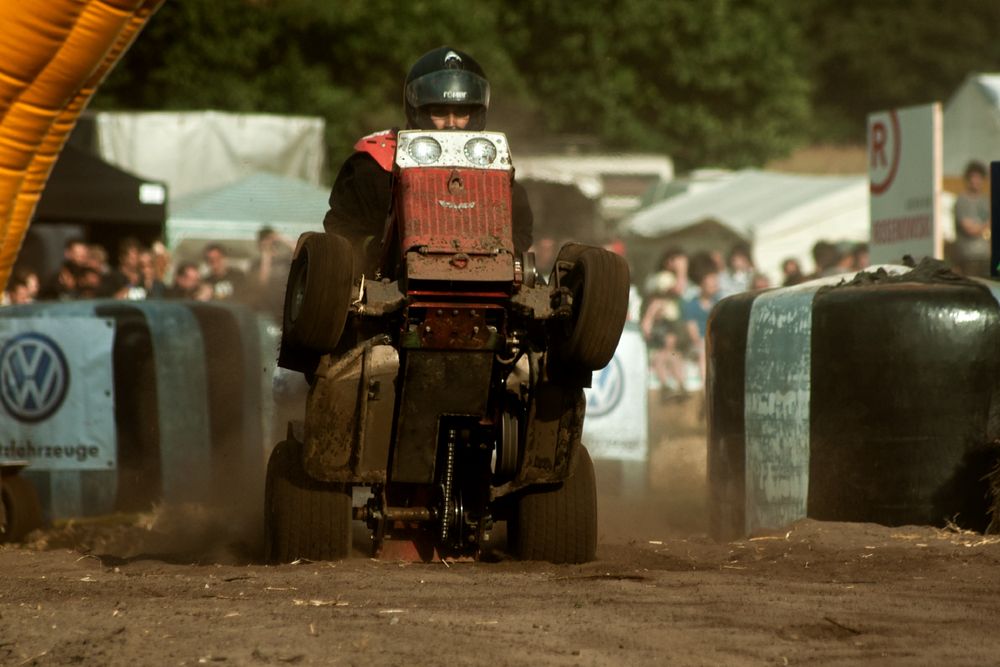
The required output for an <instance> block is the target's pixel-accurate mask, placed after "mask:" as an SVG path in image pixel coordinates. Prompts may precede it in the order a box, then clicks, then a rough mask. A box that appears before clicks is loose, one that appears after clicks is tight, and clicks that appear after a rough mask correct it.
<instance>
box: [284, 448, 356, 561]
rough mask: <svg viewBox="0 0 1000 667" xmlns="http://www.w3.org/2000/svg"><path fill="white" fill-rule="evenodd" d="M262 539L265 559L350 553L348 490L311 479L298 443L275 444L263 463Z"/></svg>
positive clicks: (338, 556) (337, 556)
mask: <svg viewBox="0 0 1000 667" xmlns="http://www.w3.org/2000/svg"><path fill="white" fill-rule="evenodd" d="M264 496H265V503H264V512H265V520H264V537H265V542H264V545H265V547H264V548H265V554H264V557H265V559H266V560H267V562H268V563H290V562H292V561H294V560H297V559H299V558H305V559H308V560H314V561H320V560H339V559H341V558H346V557H347V556H348V555H349V554H350V551H351V529H352V527H351V519H352V510H351V491H350V487H347V486H345V485H343V484H330V483H325V482H320V481H318V480H315V479H313V478H311V477H310V476H309V475H308V474H307V473H306V471H305V470H304V468H303V467H302V443H300V442H297V441H295V440H284V441H282V442H279V443H278V444H277V445H276V446H275V448H274V451H272V452H271V458H270V459H269V460H268V463H267V481H266V484H265V491H264Z"/></svg>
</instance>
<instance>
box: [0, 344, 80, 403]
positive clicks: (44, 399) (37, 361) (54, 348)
mask: <svg viewBox="0 0 1000 667" xmlns="http://www.w3.org/2000/svg"><path fill="white" fill-rule="evenodd" d="M68 389H69V367H68V366H67V365H66V357H65V356H63V353H62V350H60V349H59V346H58V345H56V343H55V341H53V340H52V339H51V338H49V337H48V336H43V335H42V334H40V333H24V334H20V335H18V336H14V337H13V338H11V339H10V340H8V341H7V343H6V345H4V346H3V349H0V403H3V407H4V409H5V410H7V412H8V413H10V415H11V416H12V417H14V419H17V420H19V421H22V422H39V421H42V420H43V419H47V418H48V417H50V416H51V415H52V414H53V413H54V412H55V411H56V410H58V409H59V406H60V405H62V402H63V399H65V398H66V391H67V390H68Z"/></svg>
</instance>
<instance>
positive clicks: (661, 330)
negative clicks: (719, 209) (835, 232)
mask: <svg viewBox="0 0 1000 667" xmlns="http://www.w3.org/2000/svg"><path fill="white" fill-rule="evenodd" d="M812 254H813V260H814V262H815V265H816V269H815V272H814V273H812V274H808V275H806V274H804V273H803V271H802V267H801V266H800V265H799V262H798V261H797V260H795V259H787V260H785V261H784V262H782V266H781V268H782V282H781V286H782V287H788V286H791V285H796V284H798V283H801V282H805V281H807V280H813V279H815V278H821V277H824V276H830V275H836V274H839V273H846V272H849V271H858V270H861V269H864V268H866V267H867V266H868V246H867V244H863V243H859V244H850V243H840V244H837V243H830V242H827V241H820V242H818V243H816V245H815V246H814V247H813V250H812ZM773 286H774V285H772V284H771V282H770V280H769V279H768V278H767V276H765V275H764V274H762V273H759V272H757V270H756V268H755V267H754V263H753V258H752V254H751V251H750V246H749V245H747V244H745V243H737V244H736V245H734V246H733V247H732V248H730V249H729V252H728V254H726V255H725V256H723V255H722V253H720V252H698V253H694V254H691V255H688V254H687V253H685V252H684V251H683V250H682V249H681V248H679V247H674V248H670V249H668V250H667V251H666V252H664V253H663V255H662V257H661V258H660V261H659V262H658V263H657V265H656V266H655V270H654V271H653V272H652V273H651V274H650V275H649V277H648V279H647V280H646V281H645V284H644V285H643V286H642V290H641V297H642V305H641V308H640V311H639V326H640V329H641V331H642V335H643V337H644V338H645V340H646V345H647V348H648V350H649V363H650V370H651V371H652V373H653V376H654V378H655V380H656V382H657V384H658V385H659V387H660V392H661V393H660V396H661V398H662V399H663V400H664V401H667V400H670V399H671V398H681V399H683V398H686V397H687V396H688V395H689V387H691V386H692V384H697V386H703V384H704V378H705V364H706V359H705V332H706V329H707V326H708V316H709V313H710V312H711V311H712V307H713V306H714V305H715V304H716V303H717V302H718V301H719V300H720V299H722V298H724V297H727V296H730V295H733V294H738V293H740V292H744V291H747V290H759V289H766V288H768V287H773ZM692 369H697V377H694V378H692V377H691V375H692V373H691V370H692Z"/></svg>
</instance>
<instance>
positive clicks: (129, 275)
mask: <svg viewBox="0 0 1000 667" xmlns="http://www.w3.org/2000/svg"><path fill="white" fill-rule="evenodd" d="M143 250H144V248H143V247H142V244H141V243H139V240H138V239H136V238H134V237H132V236H128V237H126V238H124V239H122V240H121V242H120V243H119V244H118V268H117V269H115V270H113V271H111V272H110V273H109V274H108V276H107V281H106V282H107V287H106V291H107V293H109V294H110V295H111V296H113V297H114V298H116V299H128V300H129V301H141V300H142V299H145V298H146V288H145V287H143V286H142V275H141V273H140V271H139V256H140V255H141V254H142V251H143Z"/></svg>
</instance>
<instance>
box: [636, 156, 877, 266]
mask: <svg viewBox="0 0 1000 667" xmlns="http://www.w3.org/2000/svg"><path fill="white" fill-rule="evenodd" d="M706 221H713V222H715V223H718V224H719V225H722V226H723V227H726V228H728V229H729V230H731V231H732V232H733V233H734V234H736V235H737V236H738V237H739V238H741V239H743V240H745V241H747V242H750V243H752V245H753V253H754V260H755V263H756V265H757V268H758V270H760V271H761V272H763V273H765V274H767V275H768V276H769V277H770V278H771V280H772V281H774V280H777V279H778V277H779V274H780V265H781V262H782V261H783V260H784V259H786V258H788V257H793V258H795V259H797V260H799V263H800V264H801V265H802V266H803V268H804V269H806V270H809V268H810V267H811V266H812V265H813V261H812V247H813V245H814V244H815V243H816V242H817V241H820V240H826V241H858V242H861V241H867V240H868V227H869V211H868V180H867V178H866V177H865V176H806V175H798V174H784V173H776V172H766V171H760V170H755V169H749V170H745V171H740V172H735V173H732V174H729V175H727V176H723V177H719V178H718V179H717V180H715V181H714V182H712V183H710V184H705V185H703V186H702V187H700V188H699V189H697V190H692V191H690V192H686V193H683V194H679V195H676V196H674V197H671V198H670V199H666V200H664V201H662V202H660V203H658V204H654V205H652V206H650V207H648V208H645V209H643V210H641V211H639V212H638V213H636V214H635V215H634V216H632V217H631V218H630V219H629V220H627V221H626V222H625V223H624V225H623V227H622V230H623V231H624V232H625V233H626V234H628V235H630V236H633V237H641V238H643V239H649V240H658V241H659V243H643V244H634V245H637V246H642V248H643V250H644V251H645V252H648V253H657V252H660V251H662V249H663V247H665V246H666V245H670V244H672V243H676V242H677V239H678V238H680V233H681V232H683V231H684V230H688V229H689V228H691V227H692V226H695V225H699V224H702V223H704V222H706ZM687 235H689V234H687ZM720 250H722V251H723V252H725V251H727V250H728V248H720ZM644 259H645V258H644ZM647 263H649V262H647Z"/></svg>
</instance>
